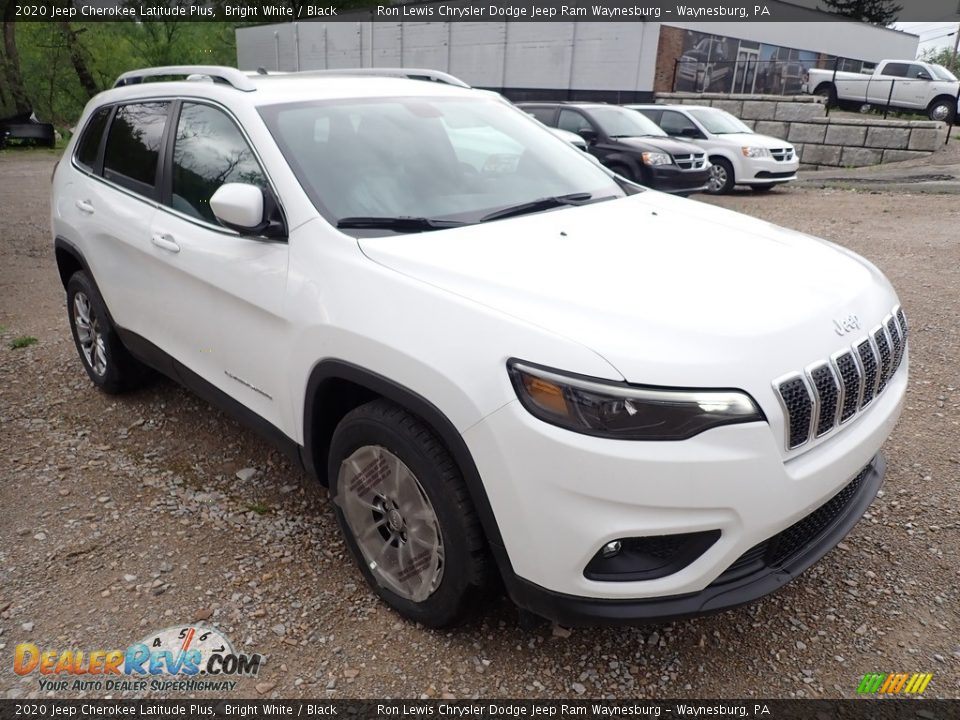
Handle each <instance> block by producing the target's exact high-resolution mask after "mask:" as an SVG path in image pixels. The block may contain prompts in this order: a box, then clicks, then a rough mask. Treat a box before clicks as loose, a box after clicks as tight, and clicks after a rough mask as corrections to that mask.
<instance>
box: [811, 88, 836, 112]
mask: <svg viewBox="0 0 960 720" xmlns="http://www.w3.org/2000/svg"><path fill="white" fill-rule="evenodd" d="M813 94H814V95H818V96H820V97H822V98H823V99H824V104H825V105H826V106H827V107H828V108H833V107H836V106H837V88H836V87H835V86H834V85H833V84H831V83H823V84H822V85H818V86H817V89H816V90H814V91H813Z"/></svg>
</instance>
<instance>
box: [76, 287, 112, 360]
mask: <svg viewBox="0 0 960 720" xmlns="http://www.w3.org/2000/svg"><path fill="white" fill-rule="evenodd" d="M73 322H74V324H75V325H76V328H77V342H78V343H80V351H81V352H82V353H83V358H84V360H86V362H87V365H88V366H89V367H90V369H91V370H93V372H94V373H95V374H96V375H97V376H99V377H103V375H104V373H106V372H107V352H106V346H105V344H104V340H103V333H102V332H101V329H100V319H99V318H98V317H97V314H96V313H95V312H94V310H93V306H92V305H91V303H90V298H89V297H87V294H86V293H84V292H78V293H76V294H75V295H74V296H73Z"/></svg>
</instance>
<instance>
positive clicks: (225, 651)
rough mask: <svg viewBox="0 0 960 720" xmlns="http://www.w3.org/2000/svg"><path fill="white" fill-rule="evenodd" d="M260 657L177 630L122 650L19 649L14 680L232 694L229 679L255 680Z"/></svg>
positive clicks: (201, 630) (220, 638)
mask: <svg viewBox="0 0 960 720" xmlns="http://www.w3.org/2000/svg"><path fill="white" fill-rule="evenodd" d="M262 662H263V656H262V655H260V654H259V653H252V654H245V653H238V652H236V651H235V650H234V648H233V644H232V643H231V642H230V641H229V640H228V639H227V637H226V636H225V635H224V634H223V633H221V632H220V631H219V630H217V629H216V628H212V627H203V626H200V625H181V626H176V627H169V628H166V629H164V630H161V631H159V632H156V633H151V634H150V635H148V636H147V637H145V638H143V639H142V640H141V641H139V642H136V643H134V644H132V645H130V646H129V647H127V649H126V650H77V649H68V650H59V649H41V648H40V647H39V646H38V645H36V644H34V643H20V644H19V645H17V647H16V649H15V650H14V657H13V671H14V672H15V673H16V674H17V675H29V674H31V673H37V674H38V675H39V678H38V682H39V685H40V689H41V690H43V691H49V690H97V691H121V692H123V691H131V692H144V691H147V690H154V691H161V692H164V691H166V692H169V691H176V690H182V691H187V692H193V691H204V690H211V691H223V690H233V689H234V688H235V687H236V685H237V681H236V680H234V679H233V678H238V677H239V678H243V677H255V676H256V675H257V673H258V672H259V671H260V665H261V663H262Z"/></svg>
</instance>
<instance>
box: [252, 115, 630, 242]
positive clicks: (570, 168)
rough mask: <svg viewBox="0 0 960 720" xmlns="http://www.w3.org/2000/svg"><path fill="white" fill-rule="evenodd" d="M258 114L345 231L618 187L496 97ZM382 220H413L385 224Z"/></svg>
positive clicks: (457, 216)
mask: <svg viewBox="0 0 960 720" xmlns="http://www.w3.org/2000/svg"><path fill="white" fill-rule="evenodd" d="M259 110H260V114H261V116H262V117H263V119H264V121H265V122H266V124H267V126H268V128H269V129H270V132H271V133H272V135H273V137H274V139H275V140H276V141H277V144H278V145H279V147H280V150H281V152H282V153H283V155H284V157H285V158H286V160H287V162H288V163H289V164H290V167H291V168H292V169H293V172H294V173H295V174H296V176H297V179H298V180H299V181H300V184H301V185H302V186H303V188H304V190H305V191H306V192H307V195H308V196H309V197H310V199H311V201H312V202H313V204H314V205H315V206H316V208H317V210H318V211H319V212H320V213H321V214H322V215H323V216H324V217H325V218H326V219H327V220H328V221H329V222H330V223H331V224H333V225H338V224H340V223H341V221H343V227H348V226H351V227H355V226H356V220H357V218H364V219H365V221H364V222H362V223H361V224H362V225H364V229H363V232H362V234H365V235H370V234H381V235H382V234H389V233H391V232H411V231H412V230H410V228H416V227H431V228H435V227H442V226H446V227H449V226H452V225H454V224H461V223H473V222H479V221H480V220H481V219H483V218H485V217H488V216H490V214H491V213H494V212H496V211H498V210H502V209H504V208H506V207H511V206H515V205H519V204H522V203H530V202H532V201H542V200H543V199H544V198H553V197H559V196H564V197H565V196H572V195H575V196H577V197H580V196H584V197H587V198H595V199H600V198H610V197H622V196H624V194H625V193H624V191H623V190H622V189H621V187H620V186H619V185H618V184H617V183H616V182H615V181H614V180H613V179H612V178H611V176H610V175H608V174H607V173H606V172H605V171H604V170H603V169H601V168H600V167H598V166H596V165H595V164H594V163H592V162H591V161H590V160H588V159H587V158H586V157H585V156H584V154H583V152H582V151H580V150H577V149H576V148H574V147H573V146H572V145H570V144H568V143H565V142H563V141H562V140H560V139H559V138H557V137H555V136H554V135H553V134H552V133H550V132H549V131H548V130H547V129H546V128H544V127H543V126H542V125H541V124H540V123H538V122H537V121H535V120H533V119H532V118H530V117H528V116H527V115H526V114H525V113H523V112H521V111H520V110H518V109H516V108H515V107H513V106H511V105H508V104H506V103H504V102H502V101H500V100H495V99H489V98H486V97H468V98H459V97H452V98H451V97H400V98H373V99H345V100H335V101H311V102H300V103H291V104H284V105H270V106H264V107H261V108H260V109H259ZM556 206H560V204H559V203H555V204H554V207H556ZM543 209H549V208H548V207H546V206H544V208H543ZM371 218H373V219H374V221H370V219H371ZM386 218H394V219H396V218H405V219H408V220H409V219H410V218H416V219H419V220H420V221H421V222H419V223H411V222H405V223H394V224H393V225H394V226H391V227H388V226H386V225H385V223H383V222H382V220H384V219H386ZM424 219H427V220H429V221H430V222H429V223H424V222H422V221H423V220H424ZM376 221H380V222H376ZM442 223H446V225H442ZM373 225H379V227H371V226H373ZM351 234H354V233H353V231H351Z"/></svg>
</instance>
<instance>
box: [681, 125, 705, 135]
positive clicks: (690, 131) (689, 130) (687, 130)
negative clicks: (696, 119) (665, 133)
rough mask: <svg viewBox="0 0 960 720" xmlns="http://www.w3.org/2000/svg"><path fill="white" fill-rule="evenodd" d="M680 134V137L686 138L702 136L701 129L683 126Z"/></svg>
mask: <svg viewBox="0 0 960 720" xmlns="http://www.w3.org/2000/svg"><path fill="white" fill-rule="evenodd" d="M678 134H679V135H680V137H685V138H699V137H702V135H701V134H700V131H699V130H697V129H696V128H692V127H685V128H681V129H680V132H679V133H678Z"/></svg>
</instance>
